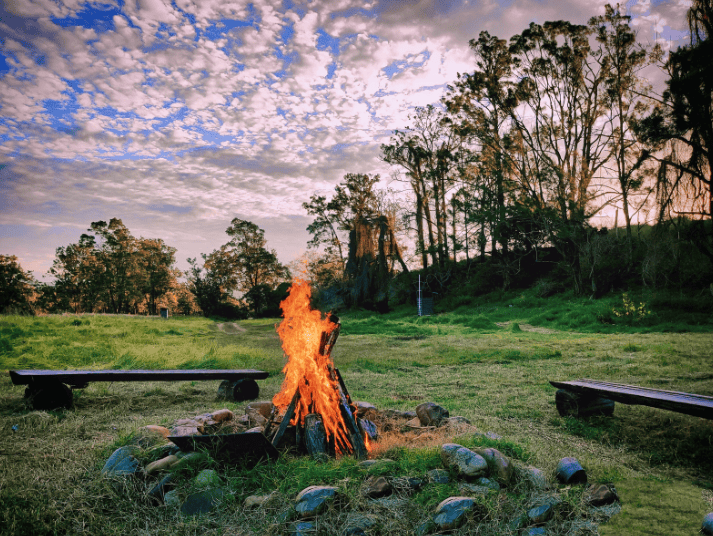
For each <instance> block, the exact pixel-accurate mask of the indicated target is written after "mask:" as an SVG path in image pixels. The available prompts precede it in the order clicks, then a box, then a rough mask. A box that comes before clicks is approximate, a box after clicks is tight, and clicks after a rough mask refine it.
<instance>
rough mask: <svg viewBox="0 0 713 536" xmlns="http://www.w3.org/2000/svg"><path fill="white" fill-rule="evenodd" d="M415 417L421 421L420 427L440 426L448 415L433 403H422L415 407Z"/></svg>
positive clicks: (445, 410) (441, 407)
mask: <svg viewBox="0 0 713 536" xmlns="http://www.w3.org/2000/svg"><path fill="white" fill-rule="evenodd" d="M416 416H417V417H418V419H419V421H421V426H440V425H441V422H442V421H443V420H444V419H447V418H448V417H449V416H450V414H449V413H448V410H447V409H446V408H444V407H443V406H439V405H438V404H436V403H434V402H424V403H423V404H419V405H418V406H416Z"/></svg>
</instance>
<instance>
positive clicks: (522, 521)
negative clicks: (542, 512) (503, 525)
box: [508, 514, 530, 532]
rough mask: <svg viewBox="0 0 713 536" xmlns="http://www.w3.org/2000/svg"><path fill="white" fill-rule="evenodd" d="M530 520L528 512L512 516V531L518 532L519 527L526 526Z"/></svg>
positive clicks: (510, 523) (509, 524) (510, 524)
mask: <svg viewBox="0 0 713 536" xmlns="http://www.w3.org/2000/svg"><path fill="white" fill-rule="evenodd" d="M529 522H530V518H529V517H527V514H520V515H519V516H517V517H514V518H512V519H511V520H510V522H509V523H508V526H509V527H510V530H511V531H512V532H516V531H517V530H518V529H521V528H522V527H525V526H526V525H527V524H528V523H529Z"/></svg>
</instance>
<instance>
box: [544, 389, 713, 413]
mask: <svg viewBox="0 0 713 536" xmlns="http://www.w3.org/2000/svg"><path fill="white" fill-rule="evenodd" d="M550 384H552V386H554V387H557V388H558V389H559V390H558V391H557V393H556V394H555V402H556V404H557V410H558V411H559V414H560V415H562V416H563V417H564V416H566V415H576V416H579V417H584V416H587V415H592V414H596V413H599V414H604V415H611V414H612V412H613V411H614V402H615V401H616V402H620V403H622V404H631V405H642V406H649V407H652V408H659V409H667V410H669V411H675V412H677V413H684V414H686V415H693V416H694V417H702V418H704V419H713V397H711V396H705V395H696V394H691V393H682V392H679V391H664V390H661V389H652V388H650V387H638V386H636V385H625V384H620V383H610V382H602V381H597V380H588V379H581V380H575V381H566V382H555V381H550ZM609 407H611V409H609Z"/></svg>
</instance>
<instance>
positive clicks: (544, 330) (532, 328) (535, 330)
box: [495, 322, 559, 333]
mask: <svg viewBox="0 0 713 536" xmlns="http://www.w3.org/2000/svg"><path fill="white" fill-rule="evenodd" d="M510 324H512V322H496V323H495V325H496V326H498V327H499V328H507V327H510ZM520 329H521V330H522V331H532V332H533V333H559V332H558V331H557V330H556V329H547V328H540V327H537V326H532V325H530V324H520Z"/></svg>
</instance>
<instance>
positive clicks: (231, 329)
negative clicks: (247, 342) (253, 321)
mask: <svg viewBox="0 0 713 536" xmlns="http://www.w3.org/2000/svg"><path fill="white" fill-rule="evenodd" d="M217 328H218V329H219V330H220V331H222V332H224V333H227V334H228V335H237V334H238V333H245V331H246V329H245V328H244V327H242V326H238V325H237V324H236V323H235V322H226V323H224V324H223V323H221V324H217Z"/></svg>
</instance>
